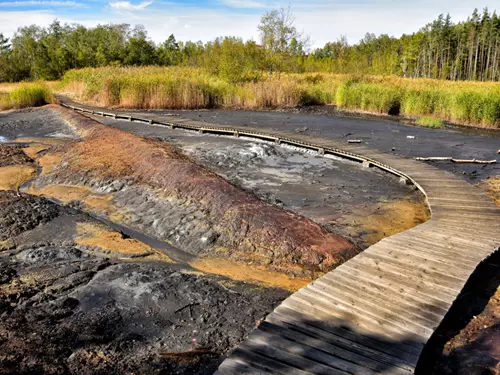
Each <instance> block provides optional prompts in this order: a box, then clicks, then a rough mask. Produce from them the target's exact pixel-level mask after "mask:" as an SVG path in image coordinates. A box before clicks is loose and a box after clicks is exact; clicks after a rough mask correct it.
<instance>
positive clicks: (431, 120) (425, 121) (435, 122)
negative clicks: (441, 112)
mask: <svg viewBox="0 0 500 375" xmlns="http://www.w3.org/2000/svg"><path fill="white" fill-rule="evenodd" d="M415 123H416V124H417V125H420V126H425V127H427V128H442V127H443V125H444V124H443V120H441V119H439V118H435V117H420V118H418V119H417V121H415Z"/></svg>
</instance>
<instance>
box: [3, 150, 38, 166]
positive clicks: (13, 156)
mask: <svg viewBox="0 0 500 375" xmlns="http://www.w3.org/2000/svg"><path fill="white" fill-rule="evenodd" d="M30 163H33V159H31V158H30V157H29V156H28V155H26V154H25V153H24V151H23V150H22V148H21V146H5V145H1V144H0V168H1V167H7V166H9V165H18V164H30Z"/></svg>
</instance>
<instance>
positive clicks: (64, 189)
mask: <svg viewBox="0 0 500 375" xmlns="http://www.w3.org/2000/svg"><path fill="white" fill-rule="evenodd" d="M49 157H50V155H49ZM44 158H45V157H44ZM27 192H28V193H30V194H33V195H41V196H46V197H52V198H56V199H59V200H60V201H62V202H65V203H70V202H72V201H80V202H82V203H83V204H84V205H85V206H87V207H85V208H88V209H91V210H93V211H97V212H99V213H102V214H105V215H108V216H113V217H114V218H119V217H120V213H119V210H118V209H117V208H116V207H115V206H114V205H113V195H112V194H94V193H93V192H92V191H91V190H90V189H89V188H88V187H86V186H71V185H46V186H43V187H41V188H40V189H38V188H36V187H34V186H32V187H30V188H29V189H27ZM118 221H119V220H118Z"/></svg>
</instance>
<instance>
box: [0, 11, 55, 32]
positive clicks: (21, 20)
mask: <svg viewBox="0 0 500 375" xmlns="http://www.w3.org/2000/svg"><path fill="white" fill-rule="evenodd" d="M56 18H57V16H56V15H55V14H54V13H51V12H46V11H24V12H0V25H2V26H1V31H0V32H2V33H3V34H4V35H5V36H6V37H11V36H12V35H13V34H14V32H15V31H16V30H17V29H18V28H19V27H22V26H29V25H32V24H35V25H38V26H43V27H46V26H49V25H50V24H51V23H52V21H54V20H55V19H56Z"/></svg>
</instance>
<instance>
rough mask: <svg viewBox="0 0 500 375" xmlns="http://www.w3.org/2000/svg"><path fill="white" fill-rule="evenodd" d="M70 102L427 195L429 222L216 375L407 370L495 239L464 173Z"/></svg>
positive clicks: (286, 306)
mask: <svg viewBox="0 0 500 375" xmlns="http://www.w3.org/2000/svg"><path fill="white" fill-rule="evenodd" d="M66 106H68V105H66ZM69 107H70V108H72V109H76V110H79V111H81V112H87V113H92V112H94V114H99V115H101V116H109V117H115V118H122V119H127V120H129V121H143V122H146V123H150V124H152V125H155V124H156V125H158V126H170V127H178V128H184V129H187V130H196V131H201V132H209V133H217V134H226V135H234V136H247V137H253V138H260V139H266V140H271V141H275V142H277V143H285V144H290V145H295V146H300V147H305V148H309V149H313V150H316V151H318V152H319V153H320V154H325V155H327V154H332V155H336V156H342V157H346V158H349V159H352V160H357V161H359V162H363V163H364V165H365V166H366V167H370V166H372V167H379V168H382V169H385V170H387V171H388V172H390V173H393V174H396V175H398V176H400V178H401V182H402V183H406V184H413V185H415V186H416V187H417V188H419V189H420V190H421V191H422V192H423V193H424V194H425V195H426V197H427V202H428V205H429V207H430V209H431V212H432V218H431V219H430V220H429V221H428V222H426V223H425V224H422V225H419V226H418V227H415V228H413V229H410V230H407V231H406V232H402V233H399V234H397V235H394V236H391V237H389V238H386V239H383V240H382V241H380V242H379V243H377V244H375V245H373V246H371V247H369V248H368V249H366V250H365V251H364V252H362V253H361V254H359V255H357V256H356V257H354V258H353V259H351V260H349V261H347V262H346V263H344V264H343V265H341V266H339V267H337V268H336V269H335V270H333V271H331V272H329V273H328V274H326V275H325V276H323V277H321V278H319V279H318V280H316V281H314V282H312V283H310V284H309V285H307V286H306V287H304V288H302V289H301V290H299V291H298V292H296V293H294V294H293V295H291V296H290V297H289V298H287V299H286V300H285V301H283V303H282V304H281V305H280V306H278V307H277V308H276V309H275V310H274V311H273V312H272V313H271V314H270V315H268V316H267V317H266V319H265V321H264V322H262V323H261V324H260V325H259V326H258V328H256V329H255V330H254V331H253V332H252V333H251V334H250V336H249V337H248V339H247V340H245V341H244V342H243V343H242V344H241V345H240V346H239V347H238V348H237V349H236V350H235V351H234V352H233V353H232V354H231V355H230V356H229V358H227V359H226V360H225V361H224V362H223V363H222V365H221V366H220V368H219V370H218V371H217V372H216V374H218V375H221V374H224V375H232V374H235V375H236V374H262V375H268V374H284V375H285V374H286V375H288V374H289V375H307V374H324V375H327V374H328V375H335V374H378V373H383V374H412V373H414V371H415V367H416V365H417V362H418V360H419V357H420V354H421V352H422V349H423V347H424V345H425V344H426V342H427V341H428V340H429V338H430V336H431V335H432V334H433V332H434V331H435V329H436V328H437V327H438V325H439V324H440V322H441V321H442V319H443V318H444V316H445V314H446V313H447V312H448V310H449V308H450V307H451V305H452V304H453V302H454V301H455V299H456V297H457V296H458V295H459V293H460V291H461V290H462V288H463V287H464V285H465V283H466V282H467V280H468V278H469V276H470V275H471V274H472V273H473V272H474V270H475V269H476V267H477V266H478V264H479V263H481V262H482V261H483V260H484V259H486V258H487V257H489V256H490V255H491V254H492V253H493V252H495V251H496V250H497V249H498V247H499V246H500V208H498V207H497V206H495V204H494V203H493V202H492V201H491V200H490V199H489V198H488V197H487V196H486V195H485V194H484V193H483V192H481V191H480V190H478V189H477V188H475V187H474V186H472V185H470V184H469V183H467V182H465V181H464V180H462V179H461V178H459V177H457V176H455V175H453V174H451V173H449V172H445V171H442V170H439V169H437V168H434V167H432V166H429V165H427V164H424V163H422V162H417V161H414V160H410V159H405V158H402V157H398V156H395V155H392V154H384V153H380V152H377V151H374V150H370V149H368V148H366V147H363V146H361V145H349V144H340V142H335V141H331V140H324V139H312V138H310V139H309V140H308V141H307V142H306V141H303V139H305V137H301V139H302V140H296V139H293V138H292V137H293V135H289V134H287V133H285V132H272V133H271V132H269V133H266V132H263V131H262V130H252V129H249V128H247V127H245V128H243V127H230V128H229V127H222V126H219V125H213V126H212V125H210V124H206V123H202V122H197V121H191V120H185V119H180V118H177V117H170V118H168V117H166V116H159V115H155V114H154V113H141V114H140V116H141V118H137V117H135V116H138V115H136V114H134V113H128V114H127V113H124V112H120V113H117V114H115V113H103V112H97V113H96V112H95V108H90V107H84V106H80V105H78V107H77V108H75V107H73V106H72V105H71V104H69ZM130 116H132V117H131V118H130Z"/></svg>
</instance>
